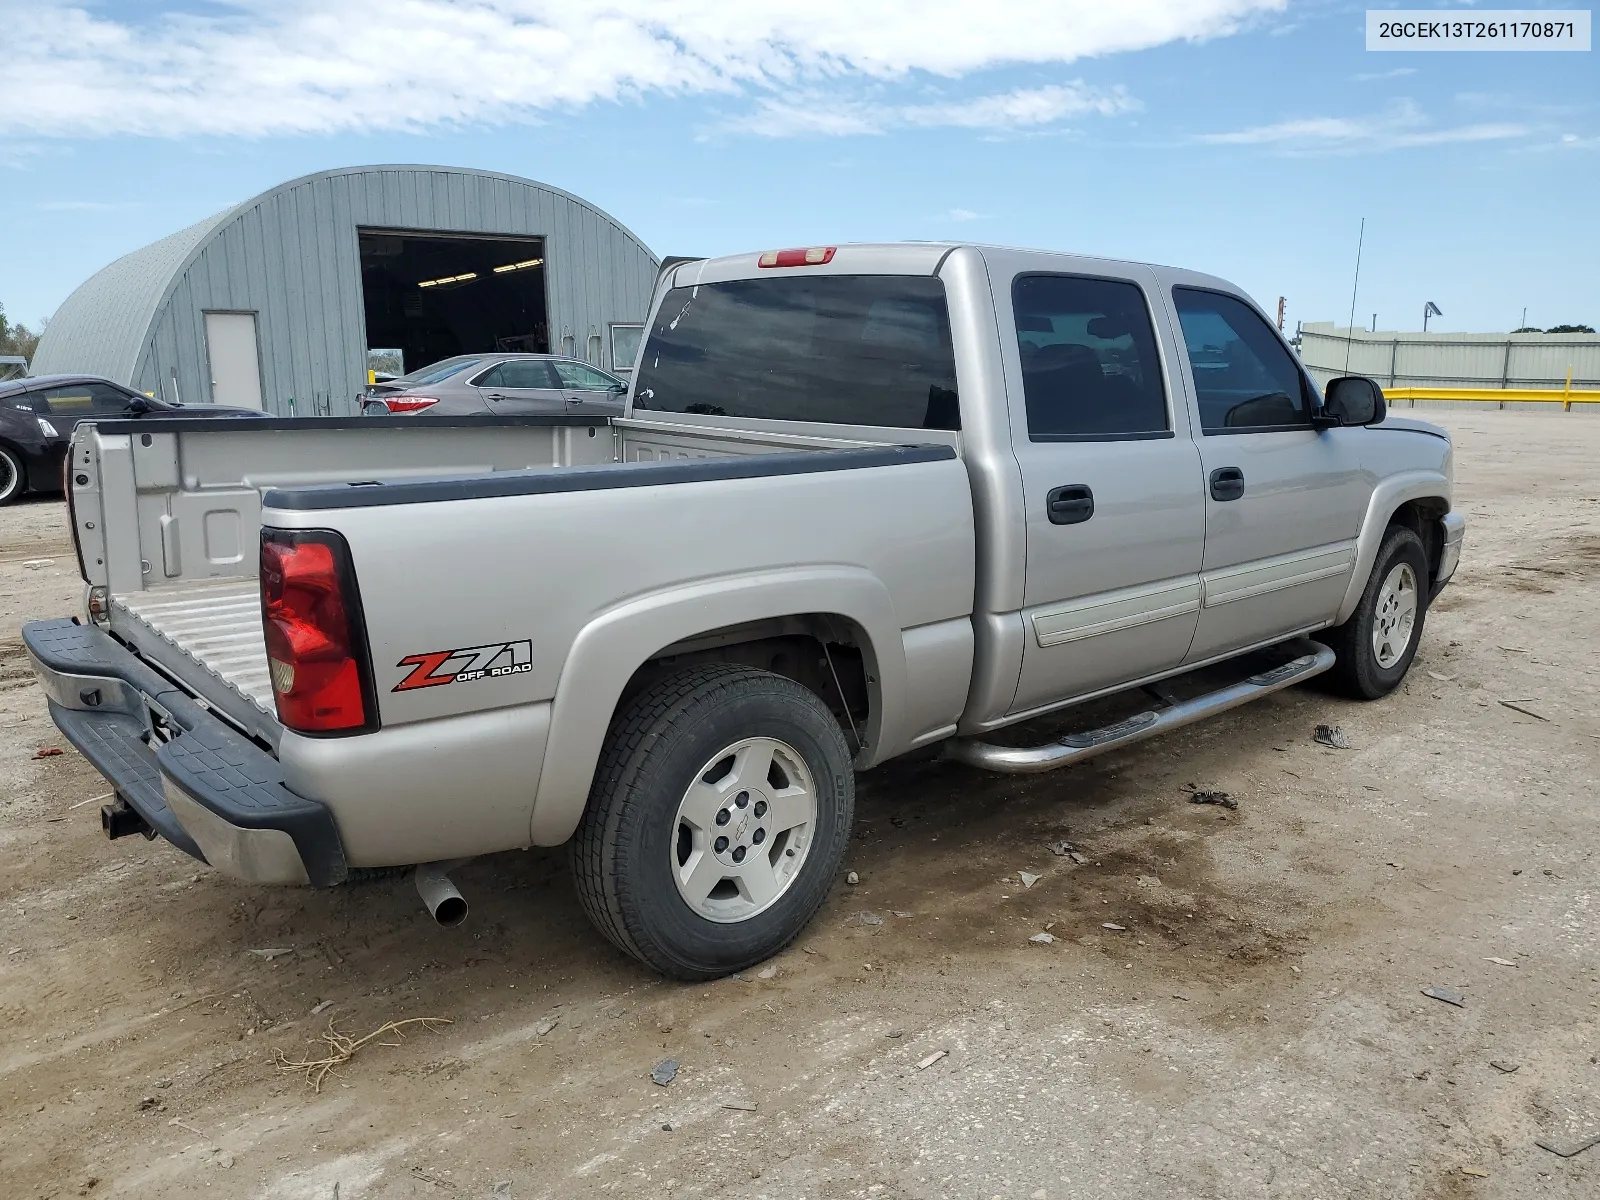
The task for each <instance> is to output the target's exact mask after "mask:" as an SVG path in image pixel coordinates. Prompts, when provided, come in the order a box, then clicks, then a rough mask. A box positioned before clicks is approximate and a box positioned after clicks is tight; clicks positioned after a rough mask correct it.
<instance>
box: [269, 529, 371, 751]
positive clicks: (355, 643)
mask: <svg viewBox="0 0 1600 1200" xmlns="http://www.w3.org/2000/svg"><path fill="white" fill-rule="evenodd" d="M261 616H262V625H263V631H264V633H265V635H266V643H267V667H268V670H269V672H270V674H271V676H272V695H273V699H274V701H275V702H276V704H277V709H278V720H279V721H281V722H282V723H283V725H284V727H285V728H287V729H293V730H295V731H296V732H298V733H352V732H356V731H359V730H363V729H371V728H375V727H376V724H377V715H378V714H377V703H376V697H375V696H374V695H373V690H372V672H371V665H370V663H369V662H368V661H367V655H366V646H365V644H364V642H363V641H362V634H363V627H362V621H361V604H360V597H359V595H358V594H357V592H356V585H355V575H354V573H353V572H352V570H351V568H350V551H349V548H348V547H347V546H346V545H345V541H344V538H342V537H340V536H339V535H338V534H337V533H333V532H327V531H322V530H310V531H295V532H289V531H283V530H272V529H269V530H264V531H263V532H262V535H261Z"/></svg>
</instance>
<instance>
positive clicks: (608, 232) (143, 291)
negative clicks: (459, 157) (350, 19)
mask: <svg viewBox="0 0 1600 1200" xmlns="http://www.w3.org/2000/svg"><path fill="white" fill-rule="evenodd" d="M656 266H657V263H656V258H655V256H654V255H653V254H651V253H650V251H649V249H648V248H647V247H646V246H645V245H644V243H642V242H641V241H639V239H638V238H636V237H635V236H634V235H633V234H632V233H630V232H629V231H628V230H627V229H625V228H624V227H623V226H622V225H620V224H618V223H617V221H615V220H614V219H612V218H611V217H610V216H608V215H607V214H605V213H604V212H601V211H600V210H599V209H597V208H595V207H594V206H593V205H591V204H587V203H585V202H584V201H582V200H580V199H578V198H577V197H576V196H573V195H570V194H568V193H566V192H563V191H560V190H559V189H557V188H553V187H549V186H547V185H545V184H542V183H535V182H533V181H532V180H529V179H519V178H517V177H515V176H511V175H498V174H494V173H492V172H488V171H472V170H460V169H455V168H446V167H419V166H380V167H351V168H347V169H343V170H335V171H321V172H318V173H317V174H315V175H307V176H305V177H304V178H301V179H295V180H291V181H290V182H288V183H284V184H281V185H279V186H278V187H275V188H273V189H271V190H270V191H267V192H263V193H262V194H261V195H259V196H256V197H255V198H253V199H251V200H246V201H245V202H244V203H242V204H238V205H235V206H234V207H233V208H230V209H228V210H227V211H225V212H222V213H218V214H217V215H216V216H214V217H209V218H207V219H206V220H204V221H201V222H199V223H198V224H195V225H191V226H189V228H187V229H183V230H179V231H178V232H177V233H174V234H172V235H171V236H170V237H166V238H163V239H162V240H161V241H159V242H155V243H153V244H151V245H149V246H146V247H144V248H143V249H141V250H136V251H134V252H133V253H132V254H128V255H125V256H124V257H122V258H119V259H118V260H117V261H115V262H113V263H112V264H111V265H109V266H107V267H105V268H104V269H103V270H101V271H99V272H98V273H97V274H95V275H94V276H92V277H91V278H90V279H88V280H87V281H86V282H85V283H83V284H82V285H81V286H80V287H79V288H78V289H77V290H76V291H75V292H73V293H72V295H71V296H69V297H68V298H67V300H66V302H65V303H63V304H62V306H61V308H60V309H59V311H57V313H56V315H55V316H54V317H53V318H52V319H51V321H50V324H49V326H48V327H47V329H46V330H45V334H44V337H43V339H42V340H41V341H40V343H39V349H38V352H37V354H36V355H35V357H34V361H33V373H34V374H36V375H44V374H52V373H55V372H66V371H74V372H84V373H87V374H95V375H103V376H105V377H106V378H109V379H114V380H116V381H117V382H119V383H124V384H128V385H129V386H131V387H135V388H137V389H139V390H140V391H143V392H148V393H151V394H154V395H159V396H162V397H164V398H166V399H168V400H180V401H183V402H184V403H201V402H207V401H209V402H215V403H221V404H241V405H248V406H251V407H257V408H265V409H266V410H267V411H269V412H273V413H277V414H281V415H289V414H290V413H295V414H299V415H318V414H331V415H336V416H337V415H346V414H353V413H355V412H357V411H359V395H360V393H361V390H362V388H363V387H364V386H365V384H366V379H367V376H366V370H367V352H368V350H369V349H391V348H393V349H399V350H401V351H402V352H403V355H404V367H405V369H406V370H413V369H415V368H417V367H421V366H424V365H426V364H427V363H430V362H434V361H437V360H438V359H441V358H446V357H449V356H450V355H452V354H462V353H470V352H476V351H491V350H534V351H545V350H548V351H550V352H553V353H563V354H568V355H571V356H572V357H575V358H580V359H585V360H587V361H589V362H592V363H594V364H595V365H597V366H601V367H605V368H607V369H611V370H621V371H624V372H625V371H627V370H629V369H630V368H631V367H632V355H633V352H634V350H635V348H636V347H637V343H638V332H639V329H640V327H641V324H642V322H643V320H644V318H645V315H646V310H647V308H648V306H649V302H650V292H651V289H652V287H653V286H654V282H655V275H656Z"/></svg>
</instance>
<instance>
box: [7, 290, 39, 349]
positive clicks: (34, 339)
mask: <svg viewBox="0 0 1600 1200" xmlns="http://www.w3.org/2000/svg"><path fill="white" fill-rule="evenodd" d="M38 348H39V335H38V334H37V333H34V332H33V330H31V329H29V328H28V327H27V326H26V325H13V324H12V323H11V322H10V321H9V320H8V319H7V318H6V306H5V305H4V304H0V354H20V355H22V357H23V358H25V359H27V360H28V361H29V362H32V361H33V352H34V351H35V350H37V349H38Z"/></svg>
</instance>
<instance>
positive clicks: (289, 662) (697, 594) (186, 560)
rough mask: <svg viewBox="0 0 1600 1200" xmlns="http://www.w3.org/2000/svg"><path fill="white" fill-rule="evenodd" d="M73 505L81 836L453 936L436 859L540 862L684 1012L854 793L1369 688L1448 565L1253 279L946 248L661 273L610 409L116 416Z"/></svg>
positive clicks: (78, 480) (83, 463)
mask: <svg viewBox="0 0 1600 1200" xmlns="http://www.w3.org/2000/svg"><path fill="white" fill-rule="evenodd" d="M224 425H229V427H228V428H223V427H222V426H224ZM69 482H70V496H69V500H70V511H71V520H72V525H73V533H74V537H75V539H76V541H77V545H78V549H79V556H80V561H81V565H82V568H83V574H84V579H85V581H86V585H87V587H86V601H85V611H84V614H83V615H82V617H81V618H79V619H59V620H52V621H39V622H34V623H31V624H29V625H27V626H26V627H25V629H24V638H25V642H26V645H27V648H28V651H29V653H30V654H31V655H32V658H33V662H34V665H35V668H36V670H37V672H38V676H39V678H40V680H41V681H42V683H43V686H44V690H45V691H46V693H47V694H48V696H49V704H50V712H51V715H52V716H53V718H54V719H55V721H56V723H57V724H58V725H59V726H60V728H61V730H62V732H63V733H64V734H65V735H66V736H67V737H68V738H69V739H70V740H71V741H72V743H73V744H74V745H75V746H77V747H78V748H79V749H80V750H81V751H82V752H83V753H84V754H85V755H86V756H87V757H88V758H89V759H90V760H91V761H92V762H93V763H94V764H95V766H96V767H97V768H98V769H99V770H100V771H101V772H103V773H104V774H105V776H106V778H107V779H108V780H109V781H110V782H111V784H112V786H113V787H114V788H115V789H116V793H117V799H116V802H115V803H114V804H111V805H108V806H106V808H105V810H104V811H103V812H102V820H103V821H104V823H105V827H106V829H107V831H108V832H109V833H110V834H111V835H112V836H113V837H115V836H119V835H122V834H127V833H143V834H146V835H147V836H154V835H156V834H159V835H161V836H163V837H165V838H166V839H167V840H168V841H170V842H172V843H173V844H174V845H175V846H177V847H178V848H179V849H181V850H184V851H186V852H187V853H189V854H191V855H193V856H194V857H196V858H200V859H203V860H204V861H205V862H207V863H209V864H210V865H211V866H213V867H215V868H217V869H218V870H220V871H224V872H226V873H228V874H230V875H233V876H236V877H238V878H241V879H245V880H252V881H257V882H261V883H280V884H312V885H316V886H330V885H334V884H338V883H341V882H343V881H345V880H346V879H349V878H352V877H354V876H356V875H357V874H359V873H361V872H362V871H363V870H365V869H371V868H392V867H396V866H416V868H417V869H416V880H417V885H418V888H419V889H420V890H421V891H422V893H423V896H424V899H425V900H426V901H427V903H428V907H429V908H430V910H432V911H433V912H434V914H435V916H437V917H438V918H439V919H441V920H444V921H447V922H452V921H456V920H459V919H460V918H461V917H462V916H464V915H465V911H466V905H465V901H464V900H463V899H462V898H461V896H460V894H459V892H457V891H456V890H455V888H454V887H453V885H452V884H451V882H450V881H449V879H448V877H447V874H446V873H447V872H448V871H449V869H450V868H451V867H452V866H453V865H455V864H456V863H458V862H459V861H461V860H464V859H467V858H469V857H471V856H474V855H481V854H488V853H491V852H495V851H502V850H510V849H514V848H518V847H527V846H530V845H539V846H552V845H556V844H559V843H563V842H569V841H570V843H571V860H572V866H573V871H574V874H575V876H576V879H577V884H578V890H579V893H580V895H581V897H582V901H583V904H584V906H585V907H586V909H587V910H588V912H589V914H590V915H591V916H592V917H593V919H594V921H595V923H596V924H597V925H598V926H599V928H600V929H601V930H602V931H603V932H604V933H605V934H606V936H608V937H609V938H610V939H611V940H612V941H613V942H615V943H616V944H617V945H618V946H619V947H621V948H622V949H623V950H625V951H627V952H628V953H630V954H633V955H636V956H637V957H638V958H639V959H641V960H643V961H644V962H645V963H647V964H649V965H651V966H653V967H655V968H656V969H658V970H660V971H663V972H666V973H668V974H671V975H675V976H679V977H683V978H708V977H713V976H716V975H719V974H723V973H726V972H729V971H734V970H737V969H739V968H742V967H745V966H748V965H749V964H751V963H753V962H756V961H758V960H760V959H761V958H763V957H765V956H767V955H770V954H772V953H773V952H774V951H776V950H777V949H779V948H780V947H782V946H783V945H785V944H786V943H787V942H788V941H790V940H791V939H792V938H793V937H794V936H795V935H796V934H797V933H798V932H799V930H800V929H801V928H802V927H803V926H804V925H805V923H806V921H807V920H808V919H809V918H810V917H811V915H812V914H813V913H814V912H815V911H816V909H817V907H818V905H819V904H821V902H822V900H823V898H824V896H825V894H826V893H827V891H828V888H829V886H830V884H831V883H832V881H833V878H834V875H835V873H836V870H837V868H838V866H839V863H840V860H841V857H842V855H843V852H844V849H845V846H846V844H847V841H848V838H849V831H850V823H851V818H852V810H853V803H854V772H855V771H857V770H862V769H865V768H870V767H873V766H876V765H877V764H879V763H882V762H884V761H885V760H887V759H890V758H893V757H895V756H897V755H901V754H905V753H907V752H909V751H914V750H917V749H919V748H933V747H938V748H940V751H939V752H942V753H943V754H944V755H946V756H947V757H949V758H951V759H954V760H956V761H958V762H961V763H965V764H968V765H970V766H975V767H979V768H984V769H988V770H993V771H1010V772H1032V771H1044V770H1049V769H1052V768H1055V767H1060V766H1064V765H1066V764H1069V763H1073V762H1077V761H1079V760H1081V759H1084V758H1086V757H1088V756H1090V755H1093V754H1097V753H1101V752H1103V751H1106V750H1109V749H1112V748H1115V747H1121V746H1126V745H1128V744H1129V743H1131V742H1135V741H1137V740H1139V739H1141V738H1146V737H1150V736H1152V735H1154V734H1159V733H1161V732H1163V731H1165V730H1168V729H1172V728H1174V727H1176V726H1179V725H1182V724H1185V723H1187V722H1190V721H1193V720H1197V719H1199V718H1202V717H1204V716H1207V715H1209V714H1212V713H1215V712H1219V711H1222V710H1224V709H1227V708H1230V707H1233V706H1235V705H1238V704H1241V703H1244V702H1246V701H1249V700H1251V699H1253V698H1255V697H1258V696H1262V695H1266V694H1268V693H1270V692H1273V691H1276V690H1278V689H1281V688H1285V687H1288V686H1290V685H1292V684H1295V683H1299V682H1301V681H1303V680H1306V679H1309V678H1311V677H1313V676H1316V675H1318V674H1321V673H1323V672H1330V675H1329V678H1330V679H1332V680H1334V681H1335V682H1336V683H1337V685H1338V686H1339V687H1340V688H1342V689H1343V690H1344V691H1346V692H1347V693H1349V694H1352V695H1355V696H1358V697H1364V698H1367V699H1376V698H1378V697H1381V696H1383V695H1385V694H1387V693H1388V692H1390V691H1391V690H1392V689H1393V688H1394V687H1395V686H1396V685H1397V684H1398V683H1399V682H1400V680H1401V679H1402V678H1403V677H1404V675H1405V673H1406V670H1407V668H1408V667H1409V666H1410V664H1411V660H1412V656H1413V655H1414V654H1415V653H1416V649H1417V643H1418V640H1419V638H1420V637H1421V635H1422V627H1423V618H1424V615H1425V614H1426V612H1427V607H1428V603H1429V601H1430V600H1431V599H1432V597H1433V596H1434V595H1435V594H1436V593H1437V592H1438V590H1439V589H1440V588H1441V587H1443V586H1444V584H1445V582H1446V581H1447V580H1448V579H1449V578H1450V576H1451V573H1452V572H1453V571H1454V569H1455V566H1456V561H1457V559H1458V557H1459V554H1460V548H1461V537H1462V531H1463V520H1462V518H1461V516H1460V515H1459V514H1457V513H1455V512H1454V511H1452V509H1451V446H1450V441H1449V438H1448V437H1447V435H1446V434H1445V433H1444V432H1443V431H1441V430H1439V429H1436V428H1434V427H1432V426H1430V425H1427V424H1424V423H1421V422H1417V421H1407V420H1401V419H1397V418H1395V417H1393V416H1389V415H1387V414H1386V412H1385V407H1384V402H1383V396H1382V393H1381V391H1380V390H1379V389H1378V388H1377V386H1376V385H1375V384H1373V383H1372V382H1371V381H1369V380H1366V379H1362V378H1358V377H1349V378H1344V379H1337V380H1334V381H1333V382H1332V383H1330V384H1329V385H1328V388H1327V390H1326V394H1325V395H1319V394H1318V392H1317V390H1316V389H1315V387H1314V386H1313V384H1312V382H1311V380H1310V379H1309V378H1308V376H1307V375H1306V374H1305V372H1304V371H1303V370H1302V368H1301V366H1300V364H1299V362H1298V360H1297V358H1296V356H1295V354H1294V353H1293V351H1292V350H1291V349H1290V348H1289V347H1288V346H1287V345H1286V344H1285V343H1284V341H1283V339H1282V338H1281V336H1280V335H1279V333H1278V332H1277V330H1275V329H1274V328H1273V326H1272V325H1271V324H1270V323H1269V322H1268V321H1267V320H1266V319H1265V318H1264V317H1263V316H1262V315H1261V313H1260V312H1259V311H1258V310H1257V308H1256V307H1255V305H1254V304H1252V303H1251V301H1250V300H1249V299H1248V298H1247V297H1246V296H1245V295H1244V294H1243V293H1241V292H1240V291H1239V290H1238V289H1237V288H1234V287H1232V286H1231V285H1229V284H1227V283H1225V282H1224V281H1222V280H1220V279H1215V278H1212V277H1209V276H1205V275H1199V274H1195V273H1193V272H1189V271H1182V270H1173V269H1169V268H1165V267H1151V266H1144V265H1139V264H1134V263H1125V262H1111V261H1106V260H1101V259H1092V258H1082V257H1074V256H1069V255H1062V254H1051V253H1043V252H1030V251H1022V250H1010V249H997V248H994V247H985V246H963V245H927V244H908V245H846V246H839V247H831V246H830V247H816V248H810V249H803V250H790V251H777V252H768V253H765V254H745V255H736V256H733V257H728V258H720V259H712V260H700V261H693V262H683V263H677V264H673V265H671V266H669V267H668V268H667V269H666V270H665V271H664V272H663V275H662V278H661V281H660V283H659V286H658V287H657V290H656V295H655V298H654V302H653V306H652V315H651V318H650V322H649V327H648V334H647V338H646V341H645V344H644V346H643V348H642V350H641V353H640V355H639V359H638V368H637V370H636V373H635V378H634V380H633V384H632V388H631V392H630V395H629V397H628V403H627V407H626V410H625V412H624V414H623V415H622V416H620V417H617V418H613V419H610V420H606V419H604V418H593V417H571V418H569V417H566V416H557V417H551V418H547V419H541V418H526V419H512V420H503V421H497V420H492V419H465V420H450V419H444V418H441V419H436V420H430V419H428V418H422V419H418V420H414V421H406V422H392V423H380V422H374V421H370V420H360V419H355V420H350V421H341V420H321V421H258V422H253V423H251V425H250V427H249V428H244V427H238V428H235V427H232V426H231V424H230V423H226V422H216V421H194V420H187V419H185V418H182V417H178V418H173V419H166V418H163V419H144V420H140V421H138V422H121V421H110V422H103V423H101V424H98V425H85V426H83V427H82V428H81V429H80V430H79V432H78V434H77V436H76V438H75V439H74V443H73V447H72V454H71V467H70V480H69ZM1313 634H1314V635H1316V640H1311V639H1310V638H1309V636H1308V635H1313ZM1105 697H1111V698H1112V699H1110V700H1102V698H1105ZM1088 701H1097V702H1099V703H1096V704H1093V705H1090V706H1088V707H1087V708H1085V709H1083V710H1081V711H1082V712H1084V713H1104V712H1105V711H1106V710H1107V706H1108V705H1110V706H1111V708H1112V709H1113V710H1114V712H1113V715H1112V717H1110V718H1106V717H1103V716H1102V717H1100V718H1098V724H1097V723H1096V722H1095V721H1086V722H1080V724H1087V725H1088V726H1089V727H1084V728H1080V729H1078V730H1077V731H1075V732H1072V733H1068V734H1066V735H1065V736H1055V737H1053V738H1052V739H1051V740H1049V741H1048V742H1047V743H1046V744H1044V745H1018V744H1016V742H1017V740H1018V739H1017V737H1016V733H1017V731H1015V730H1009V731H1008V730H1007V727H1009V726H1014V725H1017V724H1018V723H1019V722H1023V721H1027V720H1029V719H1030V718H1034V717H1038V716H1040V715H1041V714H1046V713H1051V712H1054V711H1055V710H1060V709H1065V708H1067V707H1068V706H1072V705H1079V704H1083V703H1085V702H1088ZM1118 705H1120V707H1118ZM1069 723H1070V722H1069ZM952 769H954V768H952Z"/></svg>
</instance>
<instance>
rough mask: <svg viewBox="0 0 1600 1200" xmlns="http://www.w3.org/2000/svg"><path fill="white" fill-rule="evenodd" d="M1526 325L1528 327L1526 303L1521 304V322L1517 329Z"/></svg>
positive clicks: (1524, 327)
mask: <svg viewBox="0 0 1600 1200" xmlns="http://www.w3.org/2000/svg"><path fill="white" fill-rule="evenodd" d="M1527 327H1528V306H1527V305H1526V304H1524V305H1523V306H1522V323H1521V324H1520V325H1519V326H1518V328H1519V329H1526V328H1527Z"/></svg>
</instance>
